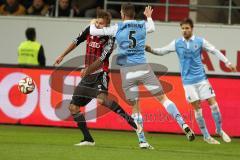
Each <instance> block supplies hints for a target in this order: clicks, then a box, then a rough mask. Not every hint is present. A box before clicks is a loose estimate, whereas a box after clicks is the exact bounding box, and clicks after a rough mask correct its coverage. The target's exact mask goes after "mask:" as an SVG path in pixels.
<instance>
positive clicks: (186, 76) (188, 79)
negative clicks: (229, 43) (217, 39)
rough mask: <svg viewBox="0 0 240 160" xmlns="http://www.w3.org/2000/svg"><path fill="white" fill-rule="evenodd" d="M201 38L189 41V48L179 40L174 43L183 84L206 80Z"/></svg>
mask: <svg viewBox="0 0 240 160" xmlns="http://www.w3.org/2000/svg"><path fill="white" fill-rule="evenodd" d="M202 46H203V38H200V37H195V38H194V39H190V40H189V46H187V43H186V42H185V41H184V40H183V38H179V39H177V40H176V42H175V49H176V52H177V55H178V58H179V60H180V68H181V76H182V81H183V84H185V85H186V84H195V83H198V82H201V81H203V80H205V79H207V77H206V74H205V70H204V66H203V64H202V58H201V53H202V48H203V47H202Z"/></svg>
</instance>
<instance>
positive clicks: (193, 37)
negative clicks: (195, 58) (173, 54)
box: [182, 35, 195, 42]
mask: <svg viewBox="0 0 240 160" xmlns="http://www.w3.org/2000/svg"><path fill="white" fill-rule="evenodd" d="M194 39H195V35H192V37H191V38H190V40H192V41H194ZM182 40H183V41H184V42H187V40H186V39H185V38H184V37H182Z"/></svg>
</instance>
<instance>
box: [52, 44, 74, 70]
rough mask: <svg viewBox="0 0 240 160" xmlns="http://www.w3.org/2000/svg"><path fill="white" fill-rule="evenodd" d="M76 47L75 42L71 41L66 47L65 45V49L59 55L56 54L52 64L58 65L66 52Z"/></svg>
mask: <svg viewBox="0 0 240 160" xmlns="http://www.w3.org/2000/svg"><path fill="white" fill-rule="evenodd" d="M75 48H76V44H75V43H71V44H70V45H69V46H68V47H67V49H66V50H65V51H64V52H63V53H62V54H60V56H58V58H57V59H56V60H55V62H54V64H53V65H54V66H56V65H58V64H60V63H61V62H62V60H63V58H64V57H65V56H66V55H67V54H68V53H70V52H71V51H72V50H73V49H75Z"/></svg>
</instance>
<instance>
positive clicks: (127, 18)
mask: <svg viewBox="0 0 240 160" xmlns="http://www.w3.org/2000/svg"><path fill="white" fill-rule="evenodd" d="M127 20H134V18H130V17H125V18H124V19H123V21H127Z"/></svg>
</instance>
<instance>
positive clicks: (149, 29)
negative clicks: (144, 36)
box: [143, 6, 155, 33]
mask: <svg viewBox="0 0 240 160" xmlns="http://www.w3.org/2000/svg"><path fill="white" fill-rule="evenodd" d="M152 12H153V9H152V7H151V6H147V7H145V10H144V12H143V14H144V15H145V16H146V17H147V22H146V30H147V33H151V32H154V31H155V25H154V22H153V20H152Z"/></svg>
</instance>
